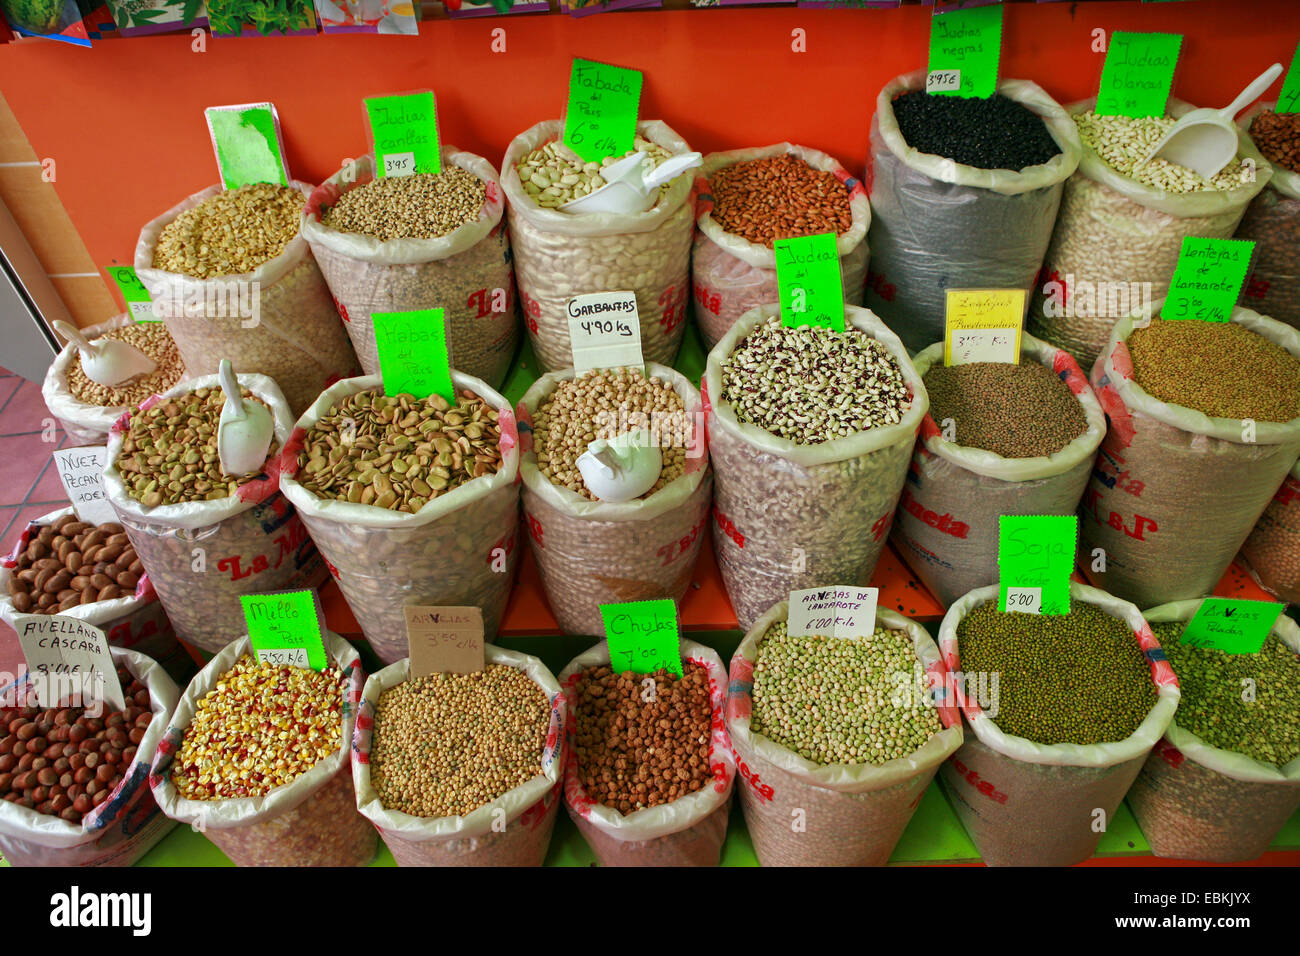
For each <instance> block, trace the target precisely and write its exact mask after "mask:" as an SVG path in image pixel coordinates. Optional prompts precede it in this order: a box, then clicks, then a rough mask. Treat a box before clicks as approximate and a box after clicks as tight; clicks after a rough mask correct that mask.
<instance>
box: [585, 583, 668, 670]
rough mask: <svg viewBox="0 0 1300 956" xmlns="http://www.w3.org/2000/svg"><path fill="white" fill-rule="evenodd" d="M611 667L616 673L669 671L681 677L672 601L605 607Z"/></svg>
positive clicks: (603, 614)
mask: <svg viewBox="0 0 1300 956" xmlns="http://www.w3.org/2000/svg"><path fill="white" fill-rule="evenodd" d="M600 616H601V618H602V619H603V620H604V622H605V642H606V643H607V644H608V645H609V661H610V667H612V668H613V669H614V671H615V672H616V673H620V674H621V673H623V671H632V672H633V673H636V674H649V673H652V672H654V671H657V670H668V671H670V672H671V673H673V674H676V675H677V676H678V677H681V676H682V652H681V648H680V646H679V645H678V641H679V639H680V633H679V631H678V628H677V605H675V604H674V603H673V602H672V600H671V599H669V598H663V599H662V600H658V601H629V602H627V603H624V604H602V605H601V606H600Z"/></svg>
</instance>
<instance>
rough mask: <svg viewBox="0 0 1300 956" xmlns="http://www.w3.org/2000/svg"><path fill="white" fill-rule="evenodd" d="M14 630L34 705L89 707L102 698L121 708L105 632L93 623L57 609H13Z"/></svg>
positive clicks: (123, 701)
mask: <svg viewBox="0 0 1300 956" xmlns="http://www.w3.org/2000/svg"><path fill="white" fill-rule="evenodd" d="M14 630H15V631H16V632H17V633H18V643H19V644H20V645H22V649H23V656H24V657H25V658H26V659H27V669H28V671H29V672H30V673H31V675H32V689H33V690H35V692H36V699H37V701H38V702H39V704H40V706H42V707H57V706H59V705H60V704H61V703H62V704H79V705H80V706H83V707H86V708H87V709H88V710H94V709H95V708H96V706H97V704H98V703H99V702H101V701H107V702H108V703H109V704H110V705H112V706H113V707H115V708H116V709H118V710H126V698H125V696H124V695H123V693H122V682H121V681H119V680H118V679H117V665H116V664H114V663H113V654H112V652H111V651H110V650H109V646H108V637H107V635H105V634H104V632H103V631H101V630H100V629H99V628H97V627H95V626H94V625H93V624H88V623H86V622H85V621H81V620H78V619H77V618H75V617H65V616H64V615H62V614H16V615H14Z"/></svg>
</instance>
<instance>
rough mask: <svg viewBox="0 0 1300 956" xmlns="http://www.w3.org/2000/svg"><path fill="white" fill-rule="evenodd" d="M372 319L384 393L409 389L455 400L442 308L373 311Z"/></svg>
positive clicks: (419, 395) (418, 394)
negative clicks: (408, 310) (409, 310)
mask: <svg viewBox="0 0 1300 956" xmlns="http://www.w3.org/2000/svg"><path fill="white" fill-rule="evenodd" d="M370 320H371V321H372V322H373V323H374V326H375V345H376V347H377V350H378V352H379V370H380V372H381V373H382V375H383V379H384V394H385V395H401V394H403V393H408V394H411V395H414V396H415V397H416V398H418V399H425V398H428V397H429V396H430V395H441V396H442V397H443V398H445V399H446V400H447V401H449V402H451V403H452V404H453V405H454V404H456V387H455V386H454V385H453V384H452V381H451V356H450V354H449V353H448V351H447V319H446V316H445V314H444V313H443V310H442V309H417V310H415V311H412V312H372V313H371V315H370Z"/></svg>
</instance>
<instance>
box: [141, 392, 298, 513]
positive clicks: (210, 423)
mask: <svg viewBox="0 0 1300 956" xmlns="http://www.w3.org/2000/svg"><path fill="white" fill-rule="evenodd" d="M239 391H240V394H241V395H242V396H243V397H244V399H245V400H252V401H254V402H260V403H261V404H263V405H265V404H266V403H265V402H263V401H262V400H261V399H260V398H258V397H257V396H256V395H254V394H253V393H252V392H250V391H249V390H248V389H246V388H240V390H239ZM225 403H226V393H225V392H223V391H222V390H221V389H219V388H198V389H195V390H194V391H192V392H188V393H186V394H184V395H178V396H175V397H174V398H169V399H166V400H164V401H161V402H158V403H157V404H156V405H154V406H152V407H151V408H149V409H148V410H147V411H144V410H141V409H138V408H137V409H135V410H134V411H133V412H132V413H131V422H130V426H129V428H128V431H127V433H126V435H125V436H124V437H123V439H122V450H121V452H120V453H119V454H118V457H117V470H118V471H120V472H121V473H122V480H123V482H124V484H125V486H126V493H127V494H128V495H130V496H131V497H132V498H134V499H135V500H136V501H138V502H140V503H141V504H142V505H144V506H145V507H147V508H153V507H156V506H158V505H164V504H167V505H172V504H177V503H178V502H182V501H215V500H217V499H219V498H228V497H231V496H232V495H234V493H235V491H236V490H237V489H238V488H239V486H240V485H242V484H244V483H245V482H247V481H250V480H252V479H253V478H256V477H257V476H258V475H259V474H261V469H258V470H257V471H255V472H250V473H248V474H247V475H227V474H226V473H225V472H224V471H222V470H221V459H220V457H219V456H218V455H217V425H218V423H219V422H220V420H221V409H222V408H223V407H224V405H225ZM278 451H279V443H278V442H276V441H275V440H274V439H272V440H271V447H270V449H269V450H268V451H267V454H266V457H267V460H268V461H269V460H270V459H272V458H274V457H275V456H276V453H277V452H278Z"/></svg>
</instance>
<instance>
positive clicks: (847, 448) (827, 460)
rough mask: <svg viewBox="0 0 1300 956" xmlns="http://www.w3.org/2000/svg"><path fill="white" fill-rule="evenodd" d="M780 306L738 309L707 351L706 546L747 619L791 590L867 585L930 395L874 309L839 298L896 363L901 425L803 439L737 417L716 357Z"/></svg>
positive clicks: (850, 320)
mask: <svg viewBox="0 0 1300 956" xmlns="http://www.w3.org/2000/svg"><path fill="white" fill-rule="evenodd" d="M779 313H780V306H777V305H765V306H762V307H761V308H758V309H754V310H753V311H751V312H748V313H746V314H745V315H743V316H741V317H740V318H739V319H737V320H736V323H735V324H734V325H733V326H732V327H731V328H730V329H729V330H728V331H727V334H726V335H724V336H723V337H722V340H721V341H720V342H718V344H717V345H716V346H714V347H713V350H712V351H711V352H709V360H708V365H707V367H706V369H705V373H704V389H703V401H704V411H705V415H706V420H707V423H708V439H709V456H710V458H711V460H712V462H713V484H714V486H713V501H714V504H713V517H714V522H713V548H714V551H715V553H716V554H717V558H718V567H719V569H720V570H721V571H722V580H723V582H724V583H725V584H726V587H727V594H728V595H729V596H730V597H731V603H732V605H733V607H734V608H735V610H736V616H737V618H738V619H739V621H740V626H741V627H742V628H746V629H748V628H749V627H750V626H751V625H753V623H754V622H755V621H756V620H758V618H759V617H760V616H761V615H762V614H763V613H764V612H766V611H767V609H768V608H770V607H771V606H772V605H773V604H775V603H776V602H777V601H781V600H784V599H785V597H787V596H788V595H789V593H790V592H791V591H797V590H800V589H801V588H812V587H821V586H823V585H829V584H848V585H865V584H866V583H867V581H868V580H869V579H870V578H871V575H872V572H874V571H875V568H876V562H877V561H878V560H879V559H880V552H881V551H882V550H883V549H884V547H885V541H886V538H887V537H888V536H889V526H890V523H891V522H892V521H893V517H894V507H895V505H897V504H898V496H899V493H900V492H901V491H902V488H903V479H904V477H905V476H906V474H907V467H908V462H909V461H910V460H911V456H912V447H913V445H914V444H915V442H916V435H917V432H918V430H919V429H920V427H921V422H922V421H923V420H924V418H925V413H926V411H927V410H928V408H929V406H930V400H929V397H928V396H927V395H926V393H925V386H924V385H922V384H921V376H920V375H918V374H917V372H916V368H915V366H913V365H912V362H911V360H910V359H909V358H908V357H907V350H906V349H905V348H904V347H903V344H902V343H901V342H900V341H899V340H898V336H896V335H894V333H892V332H890V331H889V329H887V328H885V326H884V324H883V323H881V321H880V319H879V318H877V317H876V315H875V314H874V313H873V312H872V311H871V310H870V309H860V308H857V307H856V306H851V305H850V306H845V307H844V320H845V324H846V326H847V325H850V324H851V325H852V326H853V327H855V328H857V329H859V330H860V331H862V332H865V333H867V334H868V335H870V336H871V337H872V338H875V339H877V340H878V341H879V342H880V343H881V345H883V346H885V348H886V349H888V351H889V354H890V355H892V356H893V357H894V360H895V361H897V362H898V365H899V368H900V369H901V370H902V373H903V378H904V380H905V381H906V383H907V386H908V389H909V391H910V393H911V396H912V404H911V406H910V407H909V408H908V410H907V411H906V412H905V413H904V414H903V417H902V419H901V420H900V421H899V423H898V424H897V425H886V426H883V427H880V428H872V429H869V430H867V431H862V432H857V433H856V434H853V435H850V436H848V437H847V438H839V439H836V440H834V441H828V442H823V443H821V444H817V445H800V444H796V443H795V442H792V441H790V440H789V439H785V438H780V437H778V436H776V435H773V434H772V433H771V432H769V431H767V430H766V429H764V428H760V427H759V426H757V425H751V424H747V423H742V422H740V421H739V420H738V419H737V418H736V413H735V412H734V411H733V410H732V408H731V404H730V403H729V402H725V401H723V400H722V398H721V395H722V362H723V360H725V359H726V357H727V356H729V355H730V354H731V353H732V351H733V350H734V349H735V348H736V346H737V345H738V344H739V343H740V341H741V340H742V339H743V338H745V336H747V335H748V334H749V333H750V332H752V331H753V330H754V329H756V328H757V327H758V326H760V325H761V324H763V323H764V322H765V321H767V319H768V318H769V317H770V316H773V315H777V314H779Z"/></svg>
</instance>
